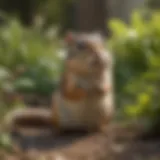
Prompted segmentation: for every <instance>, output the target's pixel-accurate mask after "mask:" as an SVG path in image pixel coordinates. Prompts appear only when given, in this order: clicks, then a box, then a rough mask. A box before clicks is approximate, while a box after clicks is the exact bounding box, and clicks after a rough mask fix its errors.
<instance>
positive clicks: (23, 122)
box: [4, 108, 53, 132]
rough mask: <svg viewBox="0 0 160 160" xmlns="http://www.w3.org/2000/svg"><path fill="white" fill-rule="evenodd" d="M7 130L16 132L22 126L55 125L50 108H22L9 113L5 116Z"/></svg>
mask: <svg viewBox="0 0 160 160" xmlns="http://www.w3.org/2000/svg"><path fill="white" fill-rule="evenodd" d="M4 126H5V129H6V130H7V131H10V132H15V131H18V130H19V129H20V128H42V127H48V128H51V127H53V124H52V114H51V111H50V110H47V109H42V108H22V109H17V110H15V111H12V112H10V113H8V114H7V115H6V116H5V118H4Z"/></svg>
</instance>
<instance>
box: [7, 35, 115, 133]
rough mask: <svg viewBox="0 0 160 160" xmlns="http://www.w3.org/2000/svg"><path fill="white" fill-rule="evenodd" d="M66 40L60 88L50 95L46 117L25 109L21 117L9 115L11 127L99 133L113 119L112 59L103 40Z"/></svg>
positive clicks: (86, 37) (71, 37) (81, 36)
mask: <svg viewBox="0 0 160 160" xmlns="http://www.w3.org/2000/svg"><path fill="white" fill-rule="evenodd" d="M94 38H95V39H94ZM68 39H69V41H68V42H67V44H68V47H67V48H68V53H67V58H66V59H65V61H64V67H65V71H64V73H63V76H62V78H61V85H60V88H59V90H57V92H55V93H54V96H53V103H52V107H51V110H50V111H48V112H49V113H50V114H48V113H45V112H44V114H41V113H39V111H38V109H37V110H35V111H34V110H32V109H25V110H24V111H23V113H21V114H18V115H15V114H13V115H10V119H11V121H12V126H14V125H15V126H17V125H21V126H23V125H24V124H25V123H26V122H27V123H28V124H35V125H37V124H38V123H39V124H44V125H45V124H46V126H47V125H48V126H53V127H54V128H57V129H58V130H60V129H62V128H79V127H82V128H86V129H87V130H101V129H102V128H104V126H105V125H106V124H108V122H109V121H110V120H111V118H112V117H113V113H114V106H113V104H114V103H113V80H112V70H113V69H112V58H111V56H110V54H109V53H108V52H106V50H105V48H104V45H103V41H101V39H99V38H97V37H96V36H95V37H94V36H93V37H92V35H91V36H90V35H87V34H82V35H81V34H80V35H77V36H73V35H72V36H70V37H69V38H68ZM27 110H31V112H35V114H30V113H29V111H27ZM46 115H47V116H48V117H47V116H46ZM13 117H14V118H13ZM46 117H47V118H46ZM36 122H38V123H36Z"/></svg>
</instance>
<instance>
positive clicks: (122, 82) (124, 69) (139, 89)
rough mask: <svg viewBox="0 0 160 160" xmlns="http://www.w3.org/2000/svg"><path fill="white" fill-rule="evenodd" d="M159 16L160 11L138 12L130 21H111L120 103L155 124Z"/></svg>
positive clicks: (159, 89) (159, 87) (159, 86)
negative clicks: (125, 22) (146, 14)
mask: <svg viewBox="0 0 160 160" xmlns="http://www.w3.org/2000/svg"><path fill="white" fill-rule="evenodd" d="M159 19H160V13H159V12H153V13H152V14H151V15H150V16H147V17H146V16H144V15H143V14H140V13H138V12H135V13H134V14H133V15H132V18H131V23H130V24H129V25H126V24H124V23H123V22H121V21H119V20H112V21H111V22H110V28H111V30H112V33H113V36H112V38H111V40H110V45H111V48H112V50H113V52H114V53H115V58H116V67H115V68H116V70H115V77H116V78H115V79H116V84H117V86H116V89H117V93H118V94H117V97H118V98H117V101H118V104H120V106H123V107H124V112H125V113H126V114H127V115H128V116H131V117H134V118H135V117H136V118H138V117H141V118H144V119H146V120H147V122H148V124H152V125H153V124H155V123H154V122H156V123H157V122H158V123H160V121H159V115H160V99H159V95H160V72H159V71H160V22H159ZM122 99H123V100H122Z"/></svg>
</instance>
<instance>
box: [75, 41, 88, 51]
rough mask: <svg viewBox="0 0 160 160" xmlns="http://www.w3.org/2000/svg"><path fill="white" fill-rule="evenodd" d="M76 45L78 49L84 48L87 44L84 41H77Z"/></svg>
mask: <svg viewBox="0 0 160 160" xmlns="http://www.w3.org/2000/svg"><path fill="white" fill-rule="evenodd" d="M76 47H77V49H78V50H84V49H86V48H87V45H86V44H85V43H84V42H81V41H79V42H77V45H76Z"/></svg>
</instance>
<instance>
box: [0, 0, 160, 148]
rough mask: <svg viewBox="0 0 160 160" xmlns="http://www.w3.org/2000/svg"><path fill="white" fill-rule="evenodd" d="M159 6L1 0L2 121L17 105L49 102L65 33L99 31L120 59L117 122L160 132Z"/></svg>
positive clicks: (154, 0) (102, 0)
mask: <svg viewBox="0 0 160 160" xmlns="http://www.w3.org/2000/svg"><path fill="white" fill-rule="evenodd" d="M125 2H128V3H125ZM104 4H105V5H104ZM159 7H160V3H159V0H148V1H147V0H138V1H137V0H135V1H134V2H133V1H131V0H125V1H124V3H123V4H122V3H120V2H119V1H118V0H117V1H116V0H99V1H95V0H91V1H89V0H81V1H80V0H54V1H53V0H45V1H44V0H24V1H23V2H22V1H20V0H12V1H9V0H1V1H0V11H1V12H0V121H2V120H3V116H4V115H5V114H6V113H7V112H8V111H9V110H11V109H13V108H15V107H19V106H20V107H21V106H25V104H27V105H28V104H30V105H37V106H38V105H41V104H45V105H46V104H47V105H48V104H49V103H50V96H51V94H52V92H53V91H54V90H55V89H56V88H57V87H58V80H59V77H60V75H61V72H62V70H63V57H64V48H63V42H62V40H63V36H64V34H65V32H66V31H67V30H75V31H92V30H101V31H102V33H103V34H104V35H105V36H106V47H108V48H109V50H111V53H112V54H113V56H114V58H115V69H114V77H115V78H114V79H115V93H116V99H115V100H116V107H117V118H119V119H125V120H127V121H129V120H135V121H137V120H139V119H140V120H141V121H143V122H144V124H145V125H146V129H148V130H152V129H153V128H157V126H158V128H160V127H159V126H160V118H159V117H160V98H159V96H160V12H159V10H158V9H159ZM126 15H127V16H126ZM93 17H94V18H93ZM0 137H2V138H0V145H1V144H2V146H3V145H4V143H6V141H5V140H4V139H5V138H4V135H2V136H0ZM1 139H2V140H1ZM1 141H2V142H1ZM6 144H8V141H7V143H6Z"/></svg>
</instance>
